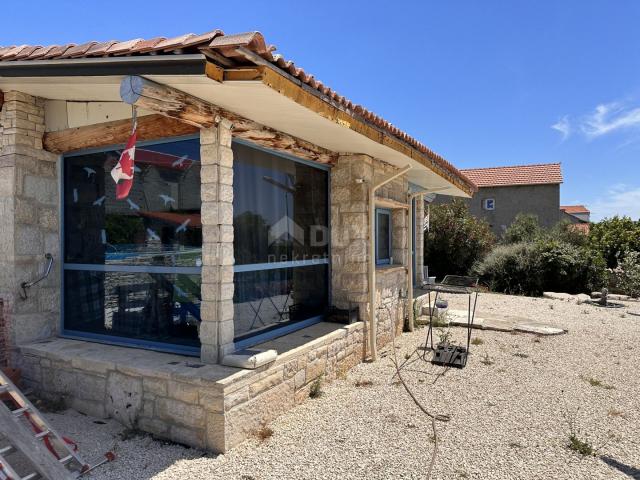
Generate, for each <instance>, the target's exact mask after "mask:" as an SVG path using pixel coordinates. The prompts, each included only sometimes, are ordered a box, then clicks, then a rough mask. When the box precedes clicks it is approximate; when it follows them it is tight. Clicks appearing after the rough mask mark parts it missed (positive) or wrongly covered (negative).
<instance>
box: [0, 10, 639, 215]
mask: <svg viewBox="0 0 640 480" xmlns="http://www.w3.org/2000/svg"><path fill="white" fill-rule="evenodd" d="M2 23H3V26H2V29H0V45H7V44H9V45H11V44H21V43H28V44H49V43H59V42H75V43H81V42H84V41H87V40H91V39H93V40H108V39H119V40H124V39H130V38H137V37H152V36H156V35H162V36H173V35H179V34H182V33H187V32H193V33H202V32H205V31H207V30H211V29H213V28H220V29H222V30H223V31H225V32H227V33H237V32H241V31H248V30H260V31H261V32H263V33H264V34H265V36H266V38H267V41H268V42H270V43H273V44H275V45H276V46H278V52H279V53H281V54H283V55H285V56H286V57H287V58H290V59H293V60H294V61H296V63H297V64H299V65H301V66H303V67H304V68H305V69H306V70H307V71H309V72H311V73H313V74H314V75H315V76H316V77H317V78H319V79H321V80H322V81H324V82H325V83H327V84H328V85H330V86H332V87H333V88H334V89H336V90H337V91H339V92H340V93H341V94H343V95H346V96H347V97H349V98H351V99H352V100H354V101H356V102H358V103H361V104H363V105H364V106H366V107H368V108H369V109H371V110H373V111H375V112H376V113H378V114H380V115H382V116H383V117H385V118H386V119H388V120H389V121H391V122H393V123H395V124H396V125H397V126H399V127H400V128H402V129H403V130H405V131H407V132H409V133H410V134H412V135H414V136H415V137H417V138H418V139H420V140H422V141H423V142H424V143H426V144H427V145H429V146H430V147H431V148H433V149H434V150H436V151H437V152H439V153H441V154H442V155H444V156H445V157H446V158H447V159H449V160H450V161H451V162H452V163H454V164H455V165H456V166H458V167H459V168H468V167H485V166H496V165H509V164H512V165H513V164H527V163H545V162H562V165H563V172H564V177H565V183H564V185H563V186H562V194H561V196H562V198H561V201H562V203H568V204H572V203H584V204H586V205H587V206H588V207H590V208H591V209H592V211H593V213H594V217H595V218H596V219H599V218H601V217H603V216H611V215H613V214H616V213H618V214H627V215H631V216H632V217H634V218H636V219H637V218H640V28H638V25H639V24H640V2H638V1H635V0H615V1H611V0H562V1H555V0H546V1H541V0H537V1H524V0H511V1H497V0H483V1H477V0H450V1H442V0H438V1H436V0H429V1H415V2H402V1H395V2H388V1H384V2H378V1H366V2H365V1H361V2H360V1H354V2H345V1H340V2H332V1H328V0H325V1H322V2H303V1H282V2H278V1H276V0H271V1H269V2H266V1H256V2H253V1H249V0H244V1H242V2H238V1H228V0H227V1H223V2H222V1H211V0H209V1H183V2H176V1H171V2H168V1H162V0H156V1H154V2H148V1H144V0H138V1H136V2H130V1H121V0H112V1H109V2H103V1H94V2H91V1H84V2H80V1H75V2H72V1H46V2H45V1H37V0H31V1H29V2H13V1H12V2H5V5H3V22H2Z"/></svg>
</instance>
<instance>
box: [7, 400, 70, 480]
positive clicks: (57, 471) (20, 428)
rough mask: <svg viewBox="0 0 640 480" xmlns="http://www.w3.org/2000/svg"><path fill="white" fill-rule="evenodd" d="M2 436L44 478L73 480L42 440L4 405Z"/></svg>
mask: <svg viewBox="0 0 640 480" xmlns="http://www.w3.org/2000/svg"><path fill="white" fill-rule="evenodd" d="M0 434H2V435H3V436H5V437H6V438H7V439H8V440H9V442H10V443H11V445H13V446H14V447H15V448H17V449H18V450H20V451H21V452H22V453H23V454H24V455H26V456H27V457H28V458H29V460H30V461H31V463H33V466H34V467H35V469H36V470H37V471H38V473H40V475H42V476H43V477H44V478H47V479H49V480H71V479H73V478H74V476H73V475H72V474H71V472H70V471H69V470H67V469H66V468H65V467H64V466H63V465H61V464H60V463H59V462H58V461H57V460H56V459H55V457H54V456H53V455H52V454H51V453H50V452H49V451H48V450H47V447H45V446H44V443H43V442H42V440H36V438H35V437H34V436H33V435H32V434H31V433H30V432H28V431H27V430H26V429H25V428H24V425H21V424H20V420H19V419H17V418H16V417H15V416H14V415H13V414H11V413H9V410H8V409H7V408H5V407H4V405H3V406H0Z"/></svg>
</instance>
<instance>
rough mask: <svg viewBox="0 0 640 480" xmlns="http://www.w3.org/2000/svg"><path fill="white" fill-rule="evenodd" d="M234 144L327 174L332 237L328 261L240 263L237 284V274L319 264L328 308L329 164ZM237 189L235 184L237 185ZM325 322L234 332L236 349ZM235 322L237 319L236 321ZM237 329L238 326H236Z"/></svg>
mask: <svg viewBox="0 0 640 480" xmlns="http://www.w3.org/2000/svg"><path fill="white" fill-rule="evenodd" d="M233 143H237V144H239V145H243V146H246V147H250V148H253V149H256V150H259V151H262V152H265V153H268V154H270V155H274V156H277V157H281V158H284V159H285V160H290V161H293V162H296V163H300V164H302V165H306V166H309V167H313V168H316V169H318V170H322V171H324V172H326V173H327V226H328V228H329V235H328V237H327V241H328V244H327V257H325V258H312V259H307V260H293V261H283V262H270V263H248V264H240V265H236V264H234V266H233V273H234V281H235V273H242V272H251V271H261V270H274V269H281V268H292V267H306V266H316V265H326V268H327V275H326V290H327V306H329V305H331V303H332V293H331V262H330V258H331V251H332V250H331V208H330V207H331V175H330V173H331V168H330V167H329V166H328V165H324V164H320V163H317V162H313V161H310V160H305V159H303V158H298V157H296V156H294V155H290V154H287V153H284V152H279V151H276V150H272V149H269V148H266V147H263V146H261V145H257V144H255V143H253V142H250V141H248V140H244V139H241V138H234V139H233ZM234 188H235V184H234ZM323 320H324V315H320V316H316V317H311V318H308V319H306V320H300V321H296V322H293V323H288V324H284V325H282V326H278V327H276V328H272V329H268V330H266V331H264V332H258V333H256V334H253V335H250V334H243V335H240V336H236V335H235V333H234V348H235V349H236V350H242V349H245V348H248V347H252V346H254V345H257V344H259V343H262V342H265V341H268V340H271V339H274V338H278V337H281V336H283V335H286V334H288V333H291V332H295V331H297V330H300V329H302V328H306V327H308V326H311V325H314V324H316V323H320V322H322V321H323ZM234 321H235V319H234ZM234 327H235V325H234Z"/></svg>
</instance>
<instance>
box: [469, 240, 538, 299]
mask: <svg viewBox="0 0 640 480" xmlns="http://www.w3.org/2000/svg"><path fill="white" fill-rule="evenodd" d="M534 249H535V245H534V244H533V243H531V242H529V243H524V242H523V243H513V244H510V245H498V246H497V247H495V248H494V249H493V250H492V251H491V252H490V253H489V254H488V255H487V256H486V257H485V258H484V260H483V261H481V262H479V263H477V264H476V265H475V267H474V269H473V270H474V272H475V273H476V274H477V275H478V276H480V278H481V279H482V281H483V282H485V283H487V285H488V286H489V289H490V290H492V291H494V292H503V293H508V294H512V295H537V294H539V292H541V291H542V279H541V277H540V276H539V275H538V268H539V266H538V262H537V258H536V256H535V254H534Z"/></svg>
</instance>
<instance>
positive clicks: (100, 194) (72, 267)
mask: <svg viewBox="0 0 640 480" xmlns="http://www.w3.org/2000/svg"><path fill="white" fill-rule="evenodd" d="M118 158H119V151H118V150H117V147H113V148H110V149H105V150H90V151H84V152H79V153H74V154H70V155H66V156H65V157H64V158H63V161H62V162H61V163H62V172H61V173H62V175H61V177H62V179H63V180H62V181H63V185H62V189H61V192H62V201H61V206H62V219H63V220H62V224H63V231H62V252H63V260H64V263H63V272H62V285H63V301H62V315H61V317H62V334H63V335H64V336H67V337H71V338H82V339H90V340H94V341H98V342H104V343H113V344H122V345H134V346H137V347H142V348H148V349H153V350H161V351H169V352H176V353H182V354H187V355H199V353H200V341H199V337H198V327H199V323H200V302H201V293H200V283H201V276H200V271H201V264H202V227H201V221H200V205H201V201H200V142H199V141H198V138H197V137H195V138H194V137H193V136H192V137H188V138H185V137H182V138H173V139H167V140H166V141H162V142H154V143H151V142H140V143H139V144H138V145H137V149H136V156H135V164H136V171H135V174H134V181H133V187H132V189H131V192H130V193H129V195H128V197H127V198H126V199H124V200H117V199H116V198H115V182H114V181H113V179H112V178H111V175H110V172H111V169H113V167H114V166H115V164H116V163H117V161H118Z"/></svg>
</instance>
